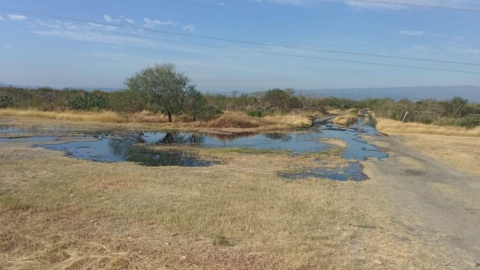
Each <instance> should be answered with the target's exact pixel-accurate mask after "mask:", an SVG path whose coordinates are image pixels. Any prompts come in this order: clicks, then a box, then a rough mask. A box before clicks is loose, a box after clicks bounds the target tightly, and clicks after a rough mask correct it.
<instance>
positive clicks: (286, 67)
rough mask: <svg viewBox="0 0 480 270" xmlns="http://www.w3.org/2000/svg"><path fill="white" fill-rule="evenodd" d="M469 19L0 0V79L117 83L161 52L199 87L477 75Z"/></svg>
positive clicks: (317, 7)
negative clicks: (0, 0)
mask: <svg viewBox="0 0 480 270" xmlns="http://www.w3.org/2000/svg"><path fill="white" fill-rule="evenodd" d="M391 3H394V4H391ZM395 3H396V4H395ZM479 26H480V1H478V0H382V1H374V0H372V1H369V0H362V1H347V0H223V1H220V0H176V1H173V0H168V1H167V0H155V1H153V0H149V1H124V0H102V1H98V0H96V1H95V0H82V1H74V0H43V1H33V0H28V1H27V0H16V1H2V2H0V82H1V83H7V84H15V85H32V86H51V87H57V88H64V87H109V88H122V87H123V82H124V80H125V78H127V77H129V76H132V75H133V74H135V73H136V72H138V71H139V70H141V69H142V68H145V67H147V66H151V65H154V64H158V63H160V64H161V63H166V62H168V63H173V64H175V65H176V67H177V70H178V71H182V72H185V73H186V74H187V75H188V76H189V77H190V78H191V80H192V82H193V83H195V84H196V85H197V87H198V89H200V90H203V91H233V90H240V91H251V90H265V89H269V88H274V87H279V88H284V87H292V88H295V89H324V88H359V87H389V86H392V87H393V86H434V85H435V86H437V85H438V86H447V85H478V86H480V27H479Z"/></svg>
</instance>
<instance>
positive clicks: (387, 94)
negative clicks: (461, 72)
mask: <svg viewBox="0 0 480 270" xmlns="http://www.w3.org/2000/svg"><path fill="white" fill-rule="evenodd" d="M297 93H298V94H300V95H312V96H316V97H338V98H348V99H354V100H362V99H367V98H392V99H395V100H399V99H402V98H406V99H409V100H412V101H418V100H421V99H436V100H448V99H451V98H453V97H455V96H460V97H462V98H466V99H468V100H469V101H470V102H480V87H479V86H471V85H462V86H418V87H386V88H349V89H318V90H314V89H308V90H298V91H297Z"/></svg>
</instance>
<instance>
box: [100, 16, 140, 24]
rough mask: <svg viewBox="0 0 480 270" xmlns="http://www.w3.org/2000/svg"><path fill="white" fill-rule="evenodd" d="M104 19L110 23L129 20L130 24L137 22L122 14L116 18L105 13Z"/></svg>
mask: <svg viewBox="0 0 480 270" xmlns="http://www.w3.org/2000/svg"><path fill="white" fill-rule="evenodd" d="M103 19H104V20H105V21H106V22H109V23H119V22H127V23H129V24H135V20H133V19H129V18H125V17H124V16H120V17H118V19H114V18H112V17H110V16H109V15H107V14H105V15H103Z"/></svg>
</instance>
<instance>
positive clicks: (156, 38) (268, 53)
mask: <svg viewBox="0 0 480 270" xmlns="http://www.w3.org/2000/svg"><path fill="white" fill-rule="evenodd" d="M91 30H93V31H97V32H102V33H106V34H109V35H113V36H119V37H122V36H129V37H138V38H145V39H152V40H160V41H166V42H173V43H181V44H189V45H194V46H200V47H207V48H216V49H224V50H230V51H239V52H247V53H259V54H266V55H276V56H287V57H294V58H302V59H311V60H323V61H331V62H342V63H353V64H366V65H373V66H386V67H395V68H409V69H419V70H432V71H445V72H457V73H466V74H480V72H477V71H466V70H455V69H442V68H428V67H418V66H409V65H397V64H384V63H375V62H366V61H354V60H342V59H334V58H326V57H316V56H306V55H296V54H287V53H276V52H267V51H261V50H252V49H243V48H232V47H226V46H219V45H206V44H200V43H195V42H188V41H179V40H169V39H163V38H158V37H151V36H142V35H135V34H127V33H117V32H110V31H104V30H98V29H91Z"/></svg>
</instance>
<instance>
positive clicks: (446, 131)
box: [377, 118, 480, 137]
mask: <svg viewBox="0 0 480 270" xmlns="http://www.w3.org/2000/svg"><path fill="white" fill-rule="evenodd" d="M377 129H378V130H379V131H380V132H382V133H385V134H405V133H410V134H432V135H451V136H469V137H480V127H476V128H473V129H466V128H463V127H453V126H436V125H426V124H421V123H410V122H408V123H403V122H400V121H395V120H391V119H385V118H377Z"/></svg>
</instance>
